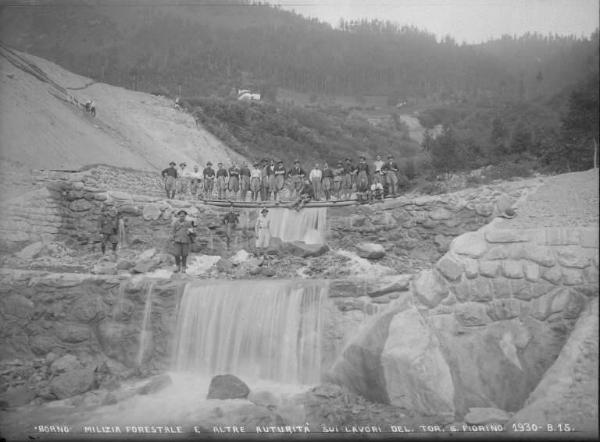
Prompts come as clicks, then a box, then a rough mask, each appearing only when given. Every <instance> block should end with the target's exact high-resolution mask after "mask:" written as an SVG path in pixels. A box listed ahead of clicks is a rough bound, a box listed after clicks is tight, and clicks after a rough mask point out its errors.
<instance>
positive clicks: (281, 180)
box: [273, 160, 287, 201]
mask: <svg viewBox="0 0 600 442" xmlns="http://www.w3.org/2000/svg"><path fill="white" fill-rule="evenodd" d="M273 173H274V175H275V188H274V189H273V199H274V200H275V201H277V194H278V193H279V192H281V191H282V190H283V185H284V184H285V177H286V175H287V172H286V170H285V167H283V161H281V160H279V161H278V162H277V166H275V169H273Z"/></svg>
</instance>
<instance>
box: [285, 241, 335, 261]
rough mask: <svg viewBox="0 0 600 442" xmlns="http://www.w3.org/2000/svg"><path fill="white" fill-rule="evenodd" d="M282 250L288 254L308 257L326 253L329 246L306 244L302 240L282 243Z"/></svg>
mask: <svg viewBox="0 0 600 442" xmlns="http://www.w3.org/2000/svg"><path fill="white" fill-rule="evenodd" d="M283 250H284V252H285V253H289V254H290V255H294V256H300V257H302V258H309V257H312V256H321V255H323V254H325V253H327V251H328V250H329V247H328V246H327V245H325V244H306V243H305V242H302V241H292V242H286V243H284V245H283Z"/></svg>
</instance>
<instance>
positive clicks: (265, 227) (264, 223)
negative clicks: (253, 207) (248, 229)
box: [254, 207, 271, 260]
mask: <svg viewBox="0 0 600 442" xmlns="http://www.w3.org/2000/svg"><path fill="white" fill-rule="evenodd" d="M268 213H269V209H267V208H266V207H263V209H262V210H261V211H260V215H259V216H258V218H257V219H256V224H255V225H254V234H255V236H256V255H257V256H258V255H260V253H261V252H262V255H263V260H264V259H266V258H267V248H268V247H269V242H270V241H271V231H270V228H271V220H270V219H269V218H267V214H268Z"/></svg>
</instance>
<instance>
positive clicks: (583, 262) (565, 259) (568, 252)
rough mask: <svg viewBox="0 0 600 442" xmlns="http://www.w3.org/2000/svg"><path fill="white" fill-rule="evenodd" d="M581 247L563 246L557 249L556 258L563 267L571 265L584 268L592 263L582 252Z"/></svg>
mask: <svg viewBox="0 0 600 442" xmlns="http://www.w3.org/2000/svg"><path fill="white" fill-rule="evenodd" d="M581 252H582V250H581V249H580V248H579V247H573V246H568V247H561V248H559V249H557V250H556V258H557V261H558V264H560V265H561V266H563V267H571V268H576V269H584V268H586V267H587V266H589V265H590V259H589V258H588V257H587V256H585V255H584V254H583V253H581Z"/></svg>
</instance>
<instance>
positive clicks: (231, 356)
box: [174, 281, 328, 385]
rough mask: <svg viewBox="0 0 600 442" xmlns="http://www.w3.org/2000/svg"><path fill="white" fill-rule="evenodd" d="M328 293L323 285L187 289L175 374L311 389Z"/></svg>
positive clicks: (233, 284)
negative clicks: (227, 375)
mask: <svg viewBox="0 0 600 442" xmlns="http://www.w3.org/2000/svg"><path fill="white" fill-rule="evenodd" d="M327 288H328V287H327V283H325V282H322V281H306V282H299V281H269V282H265V281H211V282H208V283H204V284H188V285H187V286H186V288H185V291H184V293H183V296H182V299H181V302H180V306H179V311H178V316H177V332H176V335H175V336H176V340H175V353H174V367H175V369H176V370H180V371H191V372H195V373H199V374H201V375H205V376H211V375H216V374H223V373H231V374H234V375H237V376H240V377H241V378H242V379H244V380H246V379H249V380H257V379H263V380H270V381H277V382H286V383H292V384H298V385H301V384H314V383H317V382H318V381H319V380H320V376H321V356H322V355H321V333H322V331H321V325H322V321H323V318H322V311H323V308H322V304H323V302H324V300H325V299H326V295H327Z"/></svg>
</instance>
